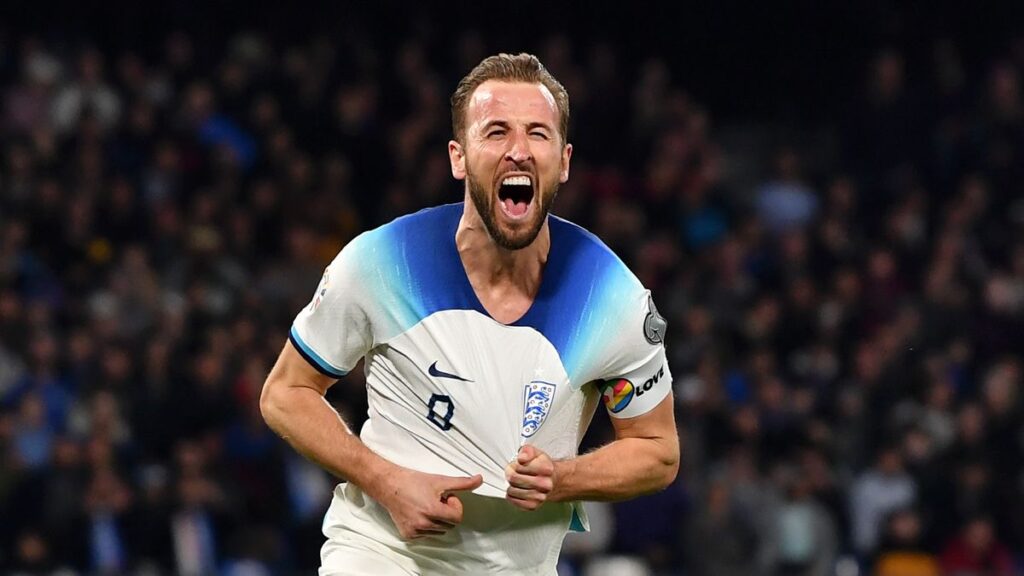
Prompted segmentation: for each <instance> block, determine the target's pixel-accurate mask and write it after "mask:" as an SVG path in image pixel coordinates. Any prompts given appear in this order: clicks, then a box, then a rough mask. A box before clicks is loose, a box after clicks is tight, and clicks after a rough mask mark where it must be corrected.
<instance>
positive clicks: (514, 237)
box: [466, 171, 559, 250]
mask: <svg viewBox="0 0 1024 576" xmlns="http://www.w3.org/2000/svg"><path fill="white" fill-rule="evenodd" d="M534 178H536V177H534ZM466 185H467V186H469V197H470V198H471V199H472V200H473V205H474V206H475V207H476V211H477V213H478V214H480V218H482V219H483V221H484V227H485V228H487V233H488V234H490V235H491V238H492V239H494V243H495V244H497V245H498V246H500V247H501V248H504V249H505V250H522V249H523V248H526V247H527V246H529V245H530V244H532V243H533V241H534V240H536V239H537V235H538V234H540V229H541V228H543V227H544V222H546V221H547V218H548V213H549V212H550V211H551V204H553V203H554V201H555V196H556V195H557V194H558V186H559V182H558V181H557V180H556V181H555V183H554V184H553V185H551V186H549V187H548V188H547V189H541V190H538V193H539V194H540V205H539V206H538V210H536V211H535V212H534V214H533V217H532V218H531V219H530V220H529V221H526V222H522V223H521V224H522V226H519V227H517V228H518V229H507V228H502V226H501V225H500V224H499V223H498V219H497V217H496V215H495V213H494V211H495V210H494V209H495V206H494V204H495V200H496V198H497V193H491V192H489V191H488V190H487V188H486V187H485V186H484V185H482V184H481V183H480V181H479V180H477V178H476V176H474V175H473V174H471V173H469V172H468V171H467V173H466ZM532 201H533V200H532V199H531V202H532Z"/></svg>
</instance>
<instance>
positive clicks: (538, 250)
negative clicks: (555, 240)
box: [455, 195, 551, 299]
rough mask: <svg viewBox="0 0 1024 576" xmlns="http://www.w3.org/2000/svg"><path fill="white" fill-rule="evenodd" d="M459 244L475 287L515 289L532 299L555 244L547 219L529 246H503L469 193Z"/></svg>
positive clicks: (456, 238) (458, 231)
mask: <svg viewBox="0 0 1024 576" xmlns="http://www.w3.org/2000/svg"><path fill="white" fill-rule="evenodd" d="M455 246H456V247H457V248H458V251H459V257H460V258H461V259H462V265H463V266H464V267H465V269H466V274H467V275H468V276H469V279H470V282H471V283H472V284H473V286H474V288H477V289H478V290H479V289H483V290H491V289H499V288H504V289H505V290H508V289H512V290H514V291H515V292H518V293H520V294H523V295H526V296H528V297H530V298H531V299H532V297H533V296H534V295H536V293H537V290H538V289H539V287H540V279H541V273H542V271H543V269H544V264H545V263H546V262H547V259H548V251H549V249H550V248H551V233H550V230H549V228H548V223H547V221H545V222H544V225H543V227H542V228H541V229H540V233H538V234H537V237H536V238H535V239H534V240H533V242H532V243H530V245H529V246H527V247H525V248H522V249H520V250H508V249H506V248H502V247H501V246H499V245H498V244H497V243H496V242H495V241H494V239H493V238H491V235H490V233H489V232H488V231H487V227H486V226H485V225H484V222H483V219H482V218H481V217H480V214H479V213H477V211H476V206H475V205H474V204H473V201H472V200H471V199H470V198H469V197H468V195H467V197H466V201H465V209H464V212H463V214H462V219H461V220H460V221H459V228H458V230H457V231H456V232H455Z"/></svg>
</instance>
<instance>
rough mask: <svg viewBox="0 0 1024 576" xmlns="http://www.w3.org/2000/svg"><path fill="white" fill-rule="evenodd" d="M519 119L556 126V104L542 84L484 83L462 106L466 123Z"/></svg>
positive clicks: (492, 81) (491, 81) (496, 81)
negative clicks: (467, 102) (464, 108)
mask: <svg viewBox="0 0 1024 576" xmlns="http://www.w3.org/2000/svg"><path fill="white" fill-rule="evenodd" d="M499 119H506V120H508V119H520V120H525V121H529V122H545V123H548V124H550V125H551V126H557V125H558V104H556V103H555V97H554V96H553V95H552V94H551V91H550V90H548V88H547V86H544V85H543V84H539V83H538V84H531V83H529V82H504V81H498V80H488V81H486V82H484V83H483V84H481V85H480V86H478V87H477V89H476V90H474V91H473V96H472V97H471V98H470V99H469V105H468V106H467V107H466V120H468V122H469V123H470V124H475V123H478V122H488V121H491V120H499Z"/></svg>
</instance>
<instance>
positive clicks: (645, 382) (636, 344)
mask: <svg viewBox="0 0 1024 576" xmlns="http://www.w3.org/2000/svg"><path fill="white" fill-rule="evenodd" d="M624 305H625V306H626V309H625V310H624V314H623V318H624V320H623V322H622V326H621V329H620V331H619V333H618V334H617V335H616V336H615V338H614V340H615V343H614V348H613V349H612V351H611V356H612V363H611V366H610V368H609V370H608V372H609V373H608V374H607V375H606V376H605V378H603V379H602V381H601V382H599V383H598V386H599V388H600V390H601V401H602V403H603V404H604V406H605V408H606V409H607V410H608V413H609V414H610V415H611V416H612V417H614V418H632V417H634V416H640V415H642V414H646V413H647V412H649V411H651V410H653V409H654V407H655V406H657V405H658V404H659V403H660V402H661V401H662V400H663V399H664V398H665V396H667V395H668V393H669V392H670V391H671V390H672V374H671V373H670V372H669V369H668V362H667V360H666V356H665V343H664V338H665V328H666V322H665V319H664V318H662V317H661V315H660V314H658V309H657V308H656V307H655V306H654V299H653V298H652V297H651V293H650V291H649V290H643V291H640V292H639V293H638V294H637V296H636V297H633V298H630V299H629V301H627V302H625V303H624Z"/></svg>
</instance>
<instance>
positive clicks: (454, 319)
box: [290, 203, 672, 574]
mask: <svg viewBox="0 0 1024 576" xmlns="http://www.w3.org/2000/svg"><path fill="white" fill-rule="evenodd" d="M461 216H462V204H461V203H460V204H452V205H446V206H441V207H437V208H431V209H427V210H423V211H421V212H418V213H416V214H412V215H409V216H405V217H402V218H399V219H397V220H395V221H393V222H391V223H390V224H387V225H385V226H382V227H380V228H377V229H375V230H372V231H369V232H366V233H364V234H362V235H360V236H359V237H357V238H356V239H355V240H353V241H352V242H351V243H349V245H348V246H346V247H345V248H344V249H343V250H342V251H341V253H340V254H338V256H337V258H335V260H334V261H333V262H332V263H331V264H330V266H328V268H327V270H326V271H325V272H324V276H323V279H322V280H321V283H320V286H319V287H318V288H317V290H316V293H315V295H314V297H313V300H312V302H310V304H309V306H307V307H306V308H305V309H303V310H302V311H301V312H300V313H299V314H298V316H297V317H296V319H295V322H294V324H293V326H292V329H291V334H290V339H291V341H292V343H293V345H294V346H295V347H296V349H298V350H299V352H300V353H301V354H302V355H303V356H304V357H305V358H306V360H308V361H309V362H310V364H312V365H313V366H314V367H315V368H316V369H317V370H319V371H320V372H322V373H324V374H327V375H330V376H334V377H341V376H343V375H345V374H346V373H347V372H348V371H349V370H351V369H352V368H353V367H354V366H355V365H356V363H357V362H358V361H359V359H360V358H363V357H365V358H366V363H365V370H366V381H367V396H368V402H369V414H368V419H367V421H366V423H365V425H364V426H363V428H362V430H361V432H360V438H361V439H362V441H363V442H364V443H365V444H366V445H367V446H368V447H369V448H370V449H372V450H373V451H374V452H375V453H377V454H379V455H380V456H382V457H383V458H386V459H387V460H389V461H391V462H394V463H396V464H399V465H401V466H405V467H408V468H412V469H415V470H419V471H423V472H429V473H433V474H445V475H450V476H471V475H474V474H478V473H479V474H482V475H483V479H484V483H483V485H482V486H481V487H480V488H478V489H477V490H476V491H475V493H474V495H467V498H466V499H464V504H465V516H466V520H465V521H464V522H463V523H462V524H461V525H459V527H457V528H456V529H454V530H452V531H450V532H449V534H448V535H446V536H444V537H438V538H426V539H422V540H416V541H413V542H402V541H401V540H399V539H398V534H397V530H395V528H394V526H393V525H392V524H391V522H390V518H389V517H388V516H387V514H386V511H383V510H382V509H381V508H380V507H379V505H377V504H376V503H374V502H372V501H369V502H367V501H368V500H369V498H362V494H361V492H360V491H359V490H358V488H356V487H353V486H344V485H343V486H339V488H338V489H337V490H335V499H334V502H333V503H332V507H331V510H330V511H329V512H328V515H327V518H326V519H325V523H324V532H325V534H326V535H327V537H328V539H329V545H328V546H326V547H325V554H326V551H327V549H328V548H329V547H330V544H331V542H330V541H335V540H338V541H341V540H346V539H347V540H348V542H347V544H346V546H352V543H353V542H354V541H356V540H358V541H359V543H360V544H359V546H358V547H361V548H363V549H369V550H371V551H377V552H380V553H387V554H388V555H389V556H390V557H394V558H396V560H395V561H396V562H397V563H398V564H401V565H403V566H404V569H405V570H407V571H408V572H410V573H414V574H415V573H424V574H426V573H437V574H454V573H497V572H500V571H509V573H518V574H533V573H536V574H550V573H553V572H554V565H555V562H556V561H557V557H558V549H559V547H560V545H561V541H562V538H563V537H564V535H565V531H566V530H567V529H570V527H571V528H572V529H584V528H585V524H586V520H585V518H583V517H582V507H579V506H576V505H573V504H571V503H547V504H545V505H544V506H542V507H541V510H540V511H539V513H538V512H525V511H520V510H519V509H517V508H515V507H513V506H511V505H510V504H508V503H507V502H505V501H504V500H503V498H504V497H505V491H506V489H507V488H508V483H507V482H506V481H505V472H504V471H505V466H506V465H507V464H508V463H509V462H510V461H511V460H512V459H513V458H514V456H515V455H516V453H517V452H518V450H519V448H520V446H522V445H523V444H533V445H535V446H537V447H538V448H540V449H541V450H543V451H545V452H546V453H548V454H549V455H550V456H551V457H552V459H556V460H558V459H566V458H572V457H574V456H576V454H577V449H578V448H579V444H580V441H581V440H582V438H583V435H584V432H585V431H586V428H587V426H588V425H589V424H590V420H591V417H592V416H593V413H594V409H595V408H596V406H597V404H598V402H599V401H603V403H604V405H605V407H606V409H607V410H608V411H609V413H610V414H611V416H612V417H616V418H629V417H633V416H638V415H640V414H644V413H646V412H647V411H649V410H651V409H652V408H654V407H655V406H656V405H657V404H658V403H659V402H660V401H661V400H662V399H663V398H664V397H665V396H666V395H667V394H668V392H669V391H670V390H671V379H672V377H671V374H670V373H669V369H668V366H667V364H666V360H665V351H664V346H663V343H662V339H663V337H664V329H665V322H664V320H663V319H662V318H661V316H659V315H658V313H657V310H656V309H655V307H654V303H653V301H652V300H651V297H650V292H649V291H647V290H645V289H644V287H643V286H642V285H641V284H640V282H639V281H638V280H637V279H636V277H635V276H634V275H633V274H632V273H631V272H630V271H629V270H628V269H627V268H626V266H625V265H624V264H623V263H622V262H621V261H620V260H619V259H618V258H617V257H616V256H615V255H614V254H613V253H612V252H611V251H610V250H609V249H608V248H607V247H606V246H605V245H604V244H602V243H601V241H600V240H598V239H597V238H596V237H595V236H593V235H592V234H590V233H589V232H586V231H585V230H583V229H582V228H580V227H578V226H576V225H574V224H571V223H569V222H566V221H565V220H562V219H559V218H557V217H554V216H551V217H549V220H548V223H549V227H550V231H551V249H550V252H549V254H548V261H547V264H546V265H545V267H544V271H543V276H542V280H541V285H540V289H539V291H538V293H537V296H536V298H535V300H534V302H533V304H532V305H531V307H530V308H529V310H528V311H527V312H526V314H525V315H524V316H523V317H522V318H521V319H519V320H517V321H516V322H513V323H511V324H501V323H499V322H497V321H495V320H494V319H493V318H491V317H490V315H488V313H487V311H486V310H484V308H483V306H482V305H481V303H480V301H479V299H478V298H477V296H476V294H475V293H474V292H473V288H472V286H471V285H470V283H469V279H468V277H467V276H466V273H465V269H464V268H463V265H462V261H461V259H460V257H459V254H458V251H457V249H456V246H455V231H456V228H457V227H458V224H459V220H460V218H461ZM498 499H501V500H498ZM474 508H476V510H474ZM484 510H486V511H487V513H486V514H483V513H482V511H484ZM474 518H476V519H477V521H474ZM327 563H328V559H327V557H326V555H325V566H326V564H327ZM324 573H330V572H324Z"/></svg>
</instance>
